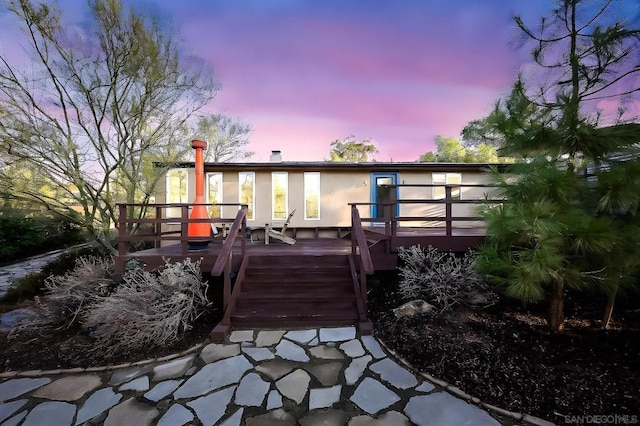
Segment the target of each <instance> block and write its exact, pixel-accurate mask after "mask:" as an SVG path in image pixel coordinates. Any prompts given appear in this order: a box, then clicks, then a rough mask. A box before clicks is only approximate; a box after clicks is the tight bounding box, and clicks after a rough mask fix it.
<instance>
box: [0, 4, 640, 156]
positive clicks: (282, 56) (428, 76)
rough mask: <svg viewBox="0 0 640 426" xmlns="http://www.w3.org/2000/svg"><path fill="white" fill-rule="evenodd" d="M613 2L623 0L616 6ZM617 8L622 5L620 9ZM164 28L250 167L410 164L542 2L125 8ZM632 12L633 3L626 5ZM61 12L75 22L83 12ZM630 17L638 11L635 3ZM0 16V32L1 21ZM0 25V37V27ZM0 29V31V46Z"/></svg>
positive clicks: (485, 95) (500, 86)
mask: <svg viewBox="0 0 640 426" xmlns="http://www.w3.org/2000/svg"><path fill="white" fill-rule="evenodd" d="M619 1H621V2H622V1H623V0H619ZM625 1H627V0H625ZM132 2H133V3H135V4H136V7H141V8H142V10H149V11H152V12H154V13H157V14H159V15H160V16H161V18H162V19H165V20H173V23H174V26H175V27H176V28H178V29H179V30H180V32H181V33H180V36H181V38H182V40H183V41H184V46H185V50H186V51H190V52H191V53H192V54H193V55H196V56H198V57H201V58H202V59H204V60H205V61H206V62H208V63H210V64H211V65H212V66H213V70H214V74H215V79H216V81H217V82H218V83H219V84H220V86H221V90H220V91H219V92H218V94H217V95H216V97H215V99H214V100H213V102H212V103H211V104H210V105H209V106H208V107H207V108H206V111H207V112H218V113H224V114H226V115H229V116H231V117H234V118H237V119H239V120H240V121H242V122H244V123H246V124H249V125H250V126H251V127H252V128H253V131H252V133H251V136H250V140H251V145H250V147H249V150H251V151H254V152H255V153H256V154H255V156H254V158H253V160H254V161H268V159H269V154H270V152H271V150H275V149H278V150H281V151H282V155H283V159H284V160H286V161H291V160H305V161H313V160H322V159H325V158H328V157H329V149H330V148H329V144H330V143H331V142H332V141H333V140H336V139H342V138H345V137H347V136H349V135H354V136H355V137H356V138H357V139H359V140H361V139H371V140H372V141H373V142H374V143H375V144H376V146H377V147H378V149H379V151H380V153H379V154H378V155H377V156H376V159H377V160H378V161H390V160H393V161H415V160H417V159H418V157H419V156H420V154H422V153H424V152H426V151H430V150H433V149H434V147H433V140H434V137H435V136H436V135H444V136H451V137H456V138H459V136H460V131H461V130H462V128H463V127H464V126H465V125H466V124H467V123H468V122H469V121H471V120H474V119H478V118H482V117H484V116H486V115H487V114H488V113H489V112H490V110H491V108H492V106H493V104H494V103H495V101H496V100H498V99H499V98H500V97H502V96H504V95H505V94H506V93H508V91H509V89H510V86H511V84H512V83H513V81H514V80H515V78H516V75H517V73H518V70H519V68H520V67H521V66H522V65H523V64H525V63H526V62H528V61H530V56H529V52H528V49H523V48H519V44H518V42H517V40H518V35H519V34H518V32H517V30H516V27H515V24H514V22H513V15H514V14H516V13H517V14H520V15H521V16H522V17H523V18H524V19H525V22H527V23H536V22H537V21H538V19H539V17H540V16H542V15H543V14H546V12H548V11H549V10H550V8H551V4H552V3H551V0H448V1H440V0H431V1H427V0H398V1H391V0H357V1H352V0H313V1H312V0H233V1H231V0H226V1H222V0H190V1H163V0H147V1H145V2H140V1H133V0H132ZM629 2H630V3H632V4H635V5H637V4H638V2H637V1H636V0H629ZM61 4H62V7H63V10H65V12H69V16H72V18H71V19H72V20H73V19H78V20H81V19H83V18H84V17H83V13H84V10H85V9H84V8H85V7H86V6H83V5H84V4H85V3H84V2H81V1H79V0H66V1H63V2H62V3H61ZM635 8H636V9H635V11H636V13H638V10H637V8H638V6H635ZM6 18H7V17H6V15H5V16H4V17H3V16H1V15H0V24H3V23H5V24H6V23H7V21H6ZM3 28H4V29H3ZM9 31H11V29H10V26H4V27H3V26H2V25H0V49H6V48H7V46H8V45H7V40H8V37H9V34H10V33H9Z"/></svg>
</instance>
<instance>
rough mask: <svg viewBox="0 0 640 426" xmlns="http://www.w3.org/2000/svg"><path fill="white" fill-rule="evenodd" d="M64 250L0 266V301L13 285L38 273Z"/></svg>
mask: <svg viewBox="0 0 640 426" xmlns="http://www.w3.org/2000/svg"><path fill="white" fill-rule="evenodd" d="M63 252H64V250H56V251H52V252H50V253H45V254H42V255H39V256H34V257H30V258H29V259H25V260H23V261H22V262H18V263H12V264H11V265H5V266H0V300H2V298H3V297H4V295H5V294H6V293H7V290H9V287H11V285H13V284H14V283H15V282H16V281H17V280H19V279H20V278H23V277H26V276H27V275H29V274H34V273H37V272H40V271H41V270H42V267H43V266H44V265H46V264H47V263H49V262H51V261H53V260H55V259H57V258H58V256H60V255H61V254H62V253H63Z"/></svg>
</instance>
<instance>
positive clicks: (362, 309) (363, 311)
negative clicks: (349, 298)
mask: <svg viewBox="0 0 640 426" xmlns="http://www.w3.org/2000/svg"><path fill="white" fill-rule="evenodd" d="M353 258H354V255H352V254H350V255H349V270H350V273H351V282H352V283H353V291H354V294H355V295H356V307H357V308H358V316H359V318H360V322H364V321H366V320H367V306H366V303H367V302H366V295H365V298H363V297H362V292H361V287H360V285H359V283H358V272H357V268H356V262H355V260H354V259H353Z"/></svg>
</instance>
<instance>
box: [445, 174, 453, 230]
mask: <svg viewBox="0 0 640 426" xmlns="http://www.w3.org/2000/svg"><path fill="white" fill-rule="evenodd" d="M444 194H445V195H444V201H445V203H446V204H445V215H444V216H445V220H446V222H445V224H446V230H447V237H450V236H451V235H453V227H452V225H451V217H452V216H453V215H452V213H451V212H452V209H451V201H452V198H451V186H449V185H447V186H445V187H444Z"/></svg>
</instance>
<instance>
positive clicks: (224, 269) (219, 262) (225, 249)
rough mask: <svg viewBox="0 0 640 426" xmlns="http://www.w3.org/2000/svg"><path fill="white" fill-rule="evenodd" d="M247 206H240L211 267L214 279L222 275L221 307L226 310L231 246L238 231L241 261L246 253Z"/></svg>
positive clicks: (231, 262) (229, 290) (229, 279)
mask: <svg viewBox="0 0 640 426" xmlns="http://www.w3.org/2000/svg"><path fill="white" fill-rule="evenodd" d="M247 208H248V206H247V205H242V206H241V207H240V210H238V213H237V214H236V218H235V220H234V221H233V224H232V225H231V228H230V229H229V233H228V234H227V238H225V240H224V243H223V244H222V249H220V252H219V253H218V257H217V258H216V261H215V263H214V264H213V267H212V268H211V275H212V276H214V277H219V276H220V275H221V274H223V273H224V288H223V291H222V305H223V308H224V309H225V310H226V309H227V305H228V304H229V302H230V300H231V267H232V264H233V245H234V243H235V241H236V238H237V236H238V234H239V233H240V230H242V235H243V238H242V242H241V251H240V255H241V259H244V257H245V254H246V251H247V241H246V240H247V239H246V238H244V235H246V223H247Z"/></svg>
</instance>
